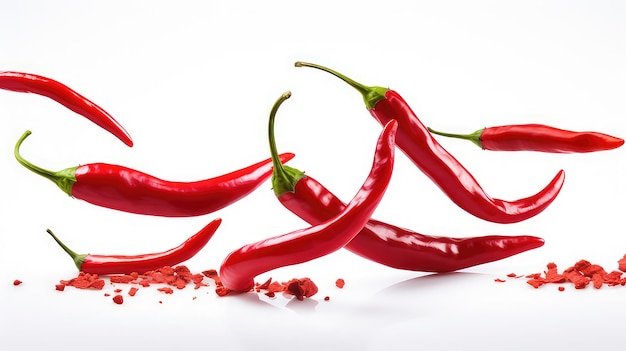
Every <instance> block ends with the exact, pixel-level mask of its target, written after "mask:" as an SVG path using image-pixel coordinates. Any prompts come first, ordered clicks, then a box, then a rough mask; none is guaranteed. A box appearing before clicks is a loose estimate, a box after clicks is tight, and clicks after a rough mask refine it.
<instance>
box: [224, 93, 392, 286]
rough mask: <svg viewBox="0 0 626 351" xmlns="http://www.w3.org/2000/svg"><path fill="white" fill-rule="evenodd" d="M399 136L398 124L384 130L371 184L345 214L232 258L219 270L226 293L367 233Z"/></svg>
mask: <svg viewBox="0 0 626 351" xmlns="http://www.w3.org/2000/svg"><path fill="white" fill-rule="evenodd" d="M290 96H291V94H290V93H285V94H283V95H282V96H281V97H280V98H279V99H278V100H277V101H276V103H275V104H274V106H273V108H272V110H271V113H270V115H274V114H275V113H276V111H277V110H278V107H279V106H280V104H282V103H283V102H284V101H285V100H286V99H288V98H289V97H290ZM396 130H397V123H396V122H395V121H390V122H389V123H387V124H386V125H385V127H384V128H383V130H382V133H381V135H380V137H379V139H378V142H377V145H376V151H375V154H374V161H373V164H372V168H371V170H370V173H369V175H368V176H367V179H366V180H365V182H364V183H363V185H362V186H361V188H360V189H359V191H358V192H357V193H356V195H355V196H354V198H353V199H352V201H350V203H348V205H347V206H346V207H345V208H344V209H343V210H342V211H341V212H339V213H338V214H337V215H336V216H333V217H332V218H330V219H329V220H327V221H324V222H322V223H319V224H317V225H315V226H312V227H309V228H306V229H301V230H297V231H293V232H290V233H288V234H284V235H280V236H275V237H272V238H268V239H265V240H262V241H259V242H256V243H253V244H248V245H245V246H243V247H241V248H239V249H238V250H235V251H233V252H231V253H230V254H229V255H228V256H227V257H226V259H225V260H224V262H223V263H222V265H221V267H220V274H219V276H220V278H221V282H222V284H223V286H224V288H226V289H229V290H230V291H234V292H245V291H249V290H250V289H251V288H252V287H253V286H254V277H256V276H257V275H259V274H261V273H264V272H267V271H269V270H272V269H276V268H279V267H284V266H288V265H294V264H299V263H303V262H307V261H310V260H313V259H315V258H319V257H322V256H325V255H328V254H330V253H332V252H335V251H337V250H339V249H341V248H342V247H344V246H345V245H346V244H348V243H349V242H350V241H351V240H352V239H353V238H354V237H355V236H356V235H357V234H358V233H359V232H360V231H361V229H363V226H364V225H365V224H366V223H367V221H368V220H369V218H370V217H371V215H372V213H373V212H374V210H375V209H376V207H377V206H378V204H379V203H380V201H381V200H382V198H383V194H384V193H385V190H386V189H387V185H388V183H389V180H390V179H391V174H392V170H393V163H394V146H395V143H394V139H395V135H396ZM274 162H279V161H274ZM288 172H289V171H288ZM306 179H307V178H306V177H305V178H300V181H299V182H298V183H297V184H296V185H295V186H296V190H295V192H296V193H297V191H298V187H300V186H306ZM274 184H275V186H276V185H278V186H283V184H277V183H276V182H275V183H274ZM293 194H294V193H284V194H283V196H284V197H285V200H286V201H289V200H288V198H290V197H292V196H294V195H293Z"/></svg>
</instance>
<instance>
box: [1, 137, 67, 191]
mask: <svg viewBox="0 0 626 351" xmlns="http://www.w3.org/2000/svg"><path fill="white" fill-rule="evenodd" d="M31 134H32V132H31V131H30V130H27V131H25V132H24V134H22V136H21V137H20V138H19V139H18V140H17V143H15V147H14V148H13V155H14V156H15V159H16V160H17V162H19V164H21V165H22V166H24V167H25V168H26V169H28V170H30V171H31V172H33V173H35V174H38V175H40V176H42V177H44V178H46V179H49V180H50V181H52V182H53V183H54V184H56V185H57V186H58V187H59V188H60V189H61V190H63V192H64V193H66V194H67V195H69V196H72V186H73V185H74V183H76V175H75V174H76V169H77V168H78V166H76V167H70V168H66V169H63V170H61V171H57V172H55V171H50V170H47V169H45V168H41V167H39V166H37V165H34V164H32V163H30V162H29V161H28V160H26V159H25V158H24V157H22V155H21V154H20V147H21V146H22V143H23V142H24V140H26V138H28V136H29V135H31Z"/></svg>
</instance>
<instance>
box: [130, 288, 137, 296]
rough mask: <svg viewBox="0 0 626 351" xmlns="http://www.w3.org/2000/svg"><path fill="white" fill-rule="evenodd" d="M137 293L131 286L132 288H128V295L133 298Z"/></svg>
mask: <svg viewBox="0 0 626 351" xmlns="http://www.w3.org/2000/svg"><path fill="white" fill-rule="evenodd" d="M137 291H139V289H137V288H136V287H134V286H133V287H132V288H130V290H128V295H130V296H135V294H137Z"/></svg>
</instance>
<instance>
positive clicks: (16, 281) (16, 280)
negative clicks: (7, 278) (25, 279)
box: [13, 279, 22, 286]
mask: <svg viewBox="0 0 626 351" xmlns="http://www.w3.org/2000/svg"><path fill="white" fill-rule="evenodd" d="M20 284H22V281H21V280H19V279H15V280H14V281H13V285H15V286H18V285H20Z"/></svg>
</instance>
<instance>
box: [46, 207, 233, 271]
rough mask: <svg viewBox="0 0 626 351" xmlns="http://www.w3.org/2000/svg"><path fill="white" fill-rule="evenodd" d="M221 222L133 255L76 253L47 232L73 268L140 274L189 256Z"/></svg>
mask: <svg viewBox="0 0 626 351" xmlns="http://www.w3.org/2000/svg"><path fill="white" fill-rule="evenodd" d="M221 223H222V219H221V218H217V219H214V220H213V221H212V222H211V223H209V224H207V225H206V226H205V227H204V228H202V229H201V230H200V231H199V232H197V233H196V234H194V235H193V236H191V237H190V238H189V239H187V240H185V242H183V243H182V244H180V245H179V246H177V247H175V248H172V249H170V250H167V251H164V252H159V253H149V254H142V255H132V256H130V255H91V254H77V253H76V252H74V251H72V250H70V249H69V248H68V247H67V246H65V244H64V243H63V242H61V240H59V239H58V238H57V237H56V235H54V233H52V231H51V230H50V229H48V230H47V232H48V234H50V235H51V236H52V238H53V239H54V240H55V241H56V242H57V243H58V244H59V246H61V248H63V250H64V251H65V252H67V254H68V255H70V257H71V258H72V259H73V260H74V263H75V264H76V268H78V270H79V271H81V272H85V273H90V274H99V275H105V274H131V273H139V274H143V273H146V272H148V271H153V270H156V269H159V268H161V267H164V266H174V265H177V264H179V263H181V262H184V261H187V260H188V259H190V258H192V257H193V256H194V255H195V254H197V253H198V252H199V251H200V250H201V249H202V248H203V247H204V246H205V245H206V244H207V243H208V242H209V240H211V238H212V237H213V234H215V231H216V230H217V228H218V227H219V226H220V224H221Z"/></svg>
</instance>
